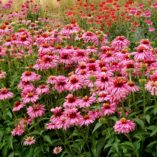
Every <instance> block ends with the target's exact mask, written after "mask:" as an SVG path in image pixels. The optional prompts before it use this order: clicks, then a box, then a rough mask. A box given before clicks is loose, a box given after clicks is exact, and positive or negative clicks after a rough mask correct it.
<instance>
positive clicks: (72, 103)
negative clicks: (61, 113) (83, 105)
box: [63, 94, 79, 108]
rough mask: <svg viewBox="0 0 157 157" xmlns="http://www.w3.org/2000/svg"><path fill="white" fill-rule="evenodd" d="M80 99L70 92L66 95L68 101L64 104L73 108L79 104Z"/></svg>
mask: <svg viewBox="0 0 157 157" xmlns="http://www.w3.org/2000/svg"><path fill="white" fill-rule="evenodd" d="M78 103H79V100H78V98H76V97H74V96H73V95H72V94H68V95H67V96H66V101H65V102H64V104H63V106H64V107H65V108H73V107H76V106H78Z"/></svg>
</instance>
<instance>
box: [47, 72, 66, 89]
mask: <svg viewBox="0 0 157 157" xmlns="http://www.w3.org/2000/svg"><path fill="white" fill-rule="evenodd" d="M47 82H48V83H50V82H51V83H53V84H54V88H55V89H56V90H57V91H58V92H63V91H66V90H67V88H66V86H67V82H68V78H67V77H65V76H62V75H59V76H56V77H54V80H53V81H52V80H51V79H50V78H49V79H48V81H47Z"/></svg>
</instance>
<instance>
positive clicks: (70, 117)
mask: <svg viewBox="0 0 157 157" xmlns="http://www.w3.org/2000/svg"><path fill="white" fill-rule="evenodd" d="M64 116H65V119H66V121H65V123H66V125H68V126H74V125H78V124H79V122H80V119H81V118H82V116H81V115H80V112H79V111H78V110H77V109H76V108H66V109H65V110H64Z"/></svg>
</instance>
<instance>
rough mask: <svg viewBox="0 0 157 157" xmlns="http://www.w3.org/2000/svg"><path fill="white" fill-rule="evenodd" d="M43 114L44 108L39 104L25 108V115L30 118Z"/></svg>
mask: <svg viewBox="0 0 157 157" xmlns="http://www.w3.org/2000/svg"><path fill="white" fill-rule="evenodd" d="M44 113H45V107H44V106H43V105H40V104H34V105H33V106H29V107H28V108H27V114H28V115H29V116H30V117H31V118H37V117H41V116H42V115H43V114H44Z"/></svg>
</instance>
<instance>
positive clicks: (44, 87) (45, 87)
mask: <svg viewBox="0 0 157 157" xmlns="http://www.w3.org/2000/svg"><path fill="white" fill-rule="evenodd" d="M36 92H37V95H39V96H40V95H42V94H48V93H49V86H48V85H45V84H42V85H39V86H38V87H37V89H36Z"/></svg>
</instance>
